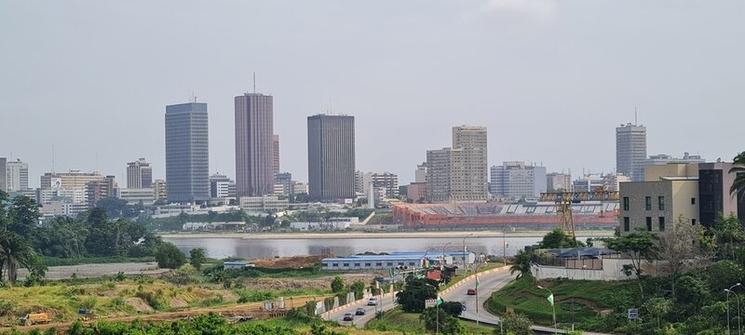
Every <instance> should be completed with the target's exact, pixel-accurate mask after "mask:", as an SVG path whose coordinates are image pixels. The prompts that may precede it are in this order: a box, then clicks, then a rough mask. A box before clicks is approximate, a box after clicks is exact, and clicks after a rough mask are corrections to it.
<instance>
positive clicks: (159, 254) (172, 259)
mask: <svg viewBox="0 0 745 335" xmlns="http://www.w3.org/2000/svg"><path fill="white" fill-rule="evenodd" d="M155 260H156V261H157V262H158V267H160V268H168V269H178V268H179V267H181V266H182V265H184V264H186V256H185V255H184V254H183V253H182V252H181V250H179V249H178V248H176V246H175V245H173V243H169V242H161V243H160V244H159V245H158V247H157V248H156V250H155Z"/></svg>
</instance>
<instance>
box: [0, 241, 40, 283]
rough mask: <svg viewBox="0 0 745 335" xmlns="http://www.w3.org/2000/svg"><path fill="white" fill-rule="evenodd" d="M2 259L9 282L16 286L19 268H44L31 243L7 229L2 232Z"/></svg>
mask: <svg viewBox="0 0 745 335" xmlns="http://www.w3.org/2000/svg"><path fill="white" fill-rule="evenodd" d="M0 259H2V260H3V263H4V266H3V267H4V268H5V269H6V271H7V275H8V282H9V283H11V284H15V282H16V280H18V267H19V266H21V267H25V268H29V269H32V268H34V267H38V268H43V265H40V264H39V262H40V260H39V258H38V257H36V253H35V252H34V250H33V247H32V246H31V244H30V243H28V241H27V240H26V239H24V238H23V237H21V236H20V235H18V234H16V233H15V232H12V231H9V230H7V229H5V228H2V229H1V230H0Z"/></svg>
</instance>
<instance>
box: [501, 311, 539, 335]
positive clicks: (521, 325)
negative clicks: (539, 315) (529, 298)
mask: <svg viewBox="0 0 745 335" xmlns="http://www.w3.org/2000/svg"><path fill="white" fill-rule="evenodd" d="M532 324H533V323H532V322H530V319H528V318H527V317H526V316H525V315H522V314H516V313H514V312H507V313H506V314H504V315H502V326H503V328H504V330H505V331H507V333H508V334H510V333H511V334H515V335H532V334H533V331H532V330H531V329H530V327H531V326H532ZM495 334H499V329H495Z"/></svg>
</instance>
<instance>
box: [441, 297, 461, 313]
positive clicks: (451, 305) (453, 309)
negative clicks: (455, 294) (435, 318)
mask: <svg viewBox="0 0 745 335" xmlns="http://www.w3.org/2000/svg"><path fill="white" fill-rule="evenodd" d="M440 309H441V310H442V311H444V312H445V313H447V314H448V315H452V316H458V315H460V313H461V312H463V304H462V303H460V302H458V301H448V302H444V303H442V304H441V305H440Z"/></svg>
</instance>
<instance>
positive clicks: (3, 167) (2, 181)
mask: <svg viewBox="0 0 745 335" xmlns="http://www.w3.org/2000/svg"><path fill="white" fill-rule="evenodd" d="M7 164H8V159H7V158H5V157H0V191H3V192H8V184H7V182H8V180H7V178H8V177H7V173H8V171H7V169H8V167H7Z"/></svg>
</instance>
